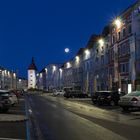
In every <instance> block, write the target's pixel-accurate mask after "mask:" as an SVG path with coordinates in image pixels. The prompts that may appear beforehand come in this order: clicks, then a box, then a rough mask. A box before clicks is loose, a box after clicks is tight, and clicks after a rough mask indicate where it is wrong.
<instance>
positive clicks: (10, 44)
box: [0, 0, 135, 77]
mask: <svg viewBox="0 0 140 140" xmlns="http://www.w3.org/2000/svg"><path fill="white" fill-rule="evenodd" d="M134 2H135V0H97V1H95V0H1V1H0V66H3V67H6V68H8V69H10V70H16V69H18V71H19V74H20V76H24V77H27V67H28V65H29V64H30V62H31V58H32V56H34V58H35V61H36V65H37V67H38V69H39V70H41V69H42V68H43V67H45V66H46V65H47V64H49V63H59V62H60V63H62V62H64V61H67V60H69V59H70V58H72V57H73V56H74V55H75V54H76V52H77V51H78V49H79V48H81V47H85V46H86V43H87V42H88V39H89V37H90V35H91V34H99V33H101V32H102V29H103V27H104V26H105V25H106V24H107V23H109V22H110V21H111V20H112V19H113V18H114V17H115V16H117V15H118V14H119V13H120V12H122V11H123V10H125V9H126V8H127V7H128V6H130V5H131V4H133V3H134ZM65 48H70V50H71V51H70V53H68V54H66V53H65V52H64V49H65Z"/></svg>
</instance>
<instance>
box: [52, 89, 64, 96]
mask: <svg viewBox="0 0 140 140" xmlns="http://www.w3.org/2000/svg"><path fill="white" fill-rule="evenodd" d="M64 93H65V91H64V90H55V91H54V92H53V95H54V96H58V95H64Z"/></svg>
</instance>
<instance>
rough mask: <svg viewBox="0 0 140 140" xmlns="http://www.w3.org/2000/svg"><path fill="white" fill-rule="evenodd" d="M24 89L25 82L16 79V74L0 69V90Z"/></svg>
mask: <svg viewBox="0 0 140 140" xmlns="http://www.w3.org/2000/svg"><path fill="white" fill-rule="evenodd" d="M21 88H22V89H25V88H27V80H26V79H23V78H18V76H17V73H16V72H14V71H10V70H7V69H5V68H3V67H0V89H7V90H12V89H21Z"/></svg>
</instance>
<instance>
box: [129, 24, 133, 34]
mask: <svg viewBox="0 0 140 140" xmlns="http://www.w3.org/2000/svg"><path fill="white" fill-rule="evenodd" d="M128 33H129V34H131V33H132V26H131V25H129V27H128Z"/></svg>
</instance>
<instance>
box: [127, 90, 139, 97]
mask: <svg viewBox="0 0 140 140" xmlns="http://www.w3.org/2000/svg"><path fill="white" fill-rule="evenodd" d="M127 96H140V91H135V92H131V93H129V94H127Z"/></svg>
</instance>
